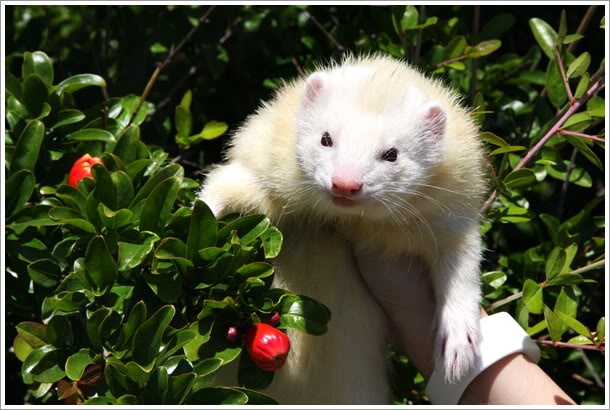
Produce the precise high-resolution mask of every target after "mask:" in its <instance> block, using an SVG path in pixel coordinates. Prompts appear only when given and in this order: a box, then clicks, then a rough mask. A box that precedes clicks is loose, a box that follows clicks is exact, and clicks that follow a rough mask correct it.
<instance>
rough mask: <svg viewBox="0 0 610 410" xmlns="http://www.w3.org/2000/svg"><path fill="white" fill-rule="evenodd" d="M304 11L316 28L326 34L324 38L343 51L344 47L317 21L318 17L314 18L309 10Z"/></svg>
mask: <svg viewBox="0 0 610 410" xmlns="http://www.w3.org/2000/svg"><path fill="white" fill-rule="evenodd" d="M305 13H307V17H309V18H310V19H311V21H313V24H315V25H316V27H318V29H319V30H320V31H321V32H322V34H324V36H326V38H327V39H328V40H330V42H331V43H333V44H334V46H335V47H337V48H338V49H339V51H341V52H343V51H345V47H343V46H342V45H341V44H340V43H339V42H338V41H337V40H336V39H335V37H333V35H332V34H330V33H329V32H328V31H327V30H326V29H325V28H324V26H322V24H320V22H319V21H318V19H316V18H315V17H314V16H313V15H312V14H311V13H310V12H308V11H306V12H305Z"/></svg>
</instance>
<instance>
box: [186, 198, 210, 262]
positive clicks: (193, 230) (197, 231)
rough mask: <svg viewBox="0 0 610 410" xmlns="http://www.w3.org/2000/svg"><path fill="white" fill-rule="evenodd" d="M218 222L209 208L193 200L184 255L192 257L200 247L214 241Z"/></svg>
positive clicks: (199, 201) (202, 247)
mask: <svg viewBox="0 0 610 410" xmlns="http://www.w3.org/2000/svg"><path fill="white" fill-rule="evenodd" d="M217 231H218V223H217V221H216V217H215V216H214V214H213V213H212V211H211V210H210V208H209V207H208V206H207V205H206V204H205V202H203V201H201V200H195V203H194V205H193V213H192V214H191V223H190V226H189V233H188V238H187V241H186V257H187V258H189V259H191V260H192V259H193V257H194V256H195V255H196V254H197V252H198V251H199V250H201V249H204V248H207V247H210V246H213V245H214V244H215V243H216V233H217Z"/></svg>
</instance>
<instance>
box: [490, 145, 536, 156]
mask: <svg viewBox="0 0 610 410" xmlns="http://www.w3.org/2000/svg"><path fill="white" fill-rule="evenodd" d="M526 149H527V148H525V147H524V146H522V145H510V146H506V147H500V148H496V149H495V150H493V151H491V153H490V154H489V155H499V154H506V153H507V152H518V151H525V150H526Z"/></svg>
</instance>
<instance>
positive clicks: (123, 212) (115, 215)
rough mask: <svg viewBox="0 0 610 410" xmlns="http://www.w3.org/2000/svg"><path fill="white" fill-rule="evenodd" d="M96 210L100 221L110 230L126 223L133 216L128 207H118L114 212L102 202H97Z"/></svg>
mask: <svg viewBox="0 0 610 410" xmlns="http://www.w3.org/2000/svg"><path fill="white" fill-rule="evenodd" d="M97 210H98V212H99V215H100V219H101V220H102V223H103V224H104V226H105V227H106V228H108V229H110V230H116V229H118V228H121V227H123V226H125V225H127V224H128V223H129V221H130V220H131V218H132V216H133V213H132V212H131V211H130V210H128V209H119V210H118V211H116V212H115V211H112V210H110V208H108V207H107V206H106V205H104V204H102V203H99V204H98V206H97Z"/></svg>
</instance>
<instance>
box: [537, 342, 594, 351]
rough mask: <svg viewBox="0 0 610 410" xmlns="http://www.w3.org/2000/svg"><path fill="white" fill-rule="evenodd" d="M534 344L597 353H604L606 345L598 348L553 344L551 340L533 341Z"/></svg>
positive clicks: (571, 344)
mask: <svg viewBox="0 0 610 410" xmlns="http://www.w3.org/2000/svg"><path fill="white" fill-rule="evenodd" d="M534 342H536V343H538V344H539V345H546V346H553V347H567V348H570V349H582V350H596V351H599V352H605V351H606V345H600V346H595V345H577V344H574V343H567V342H553V341H552V340H539V339H537V340H534Z"/></svg>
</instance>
